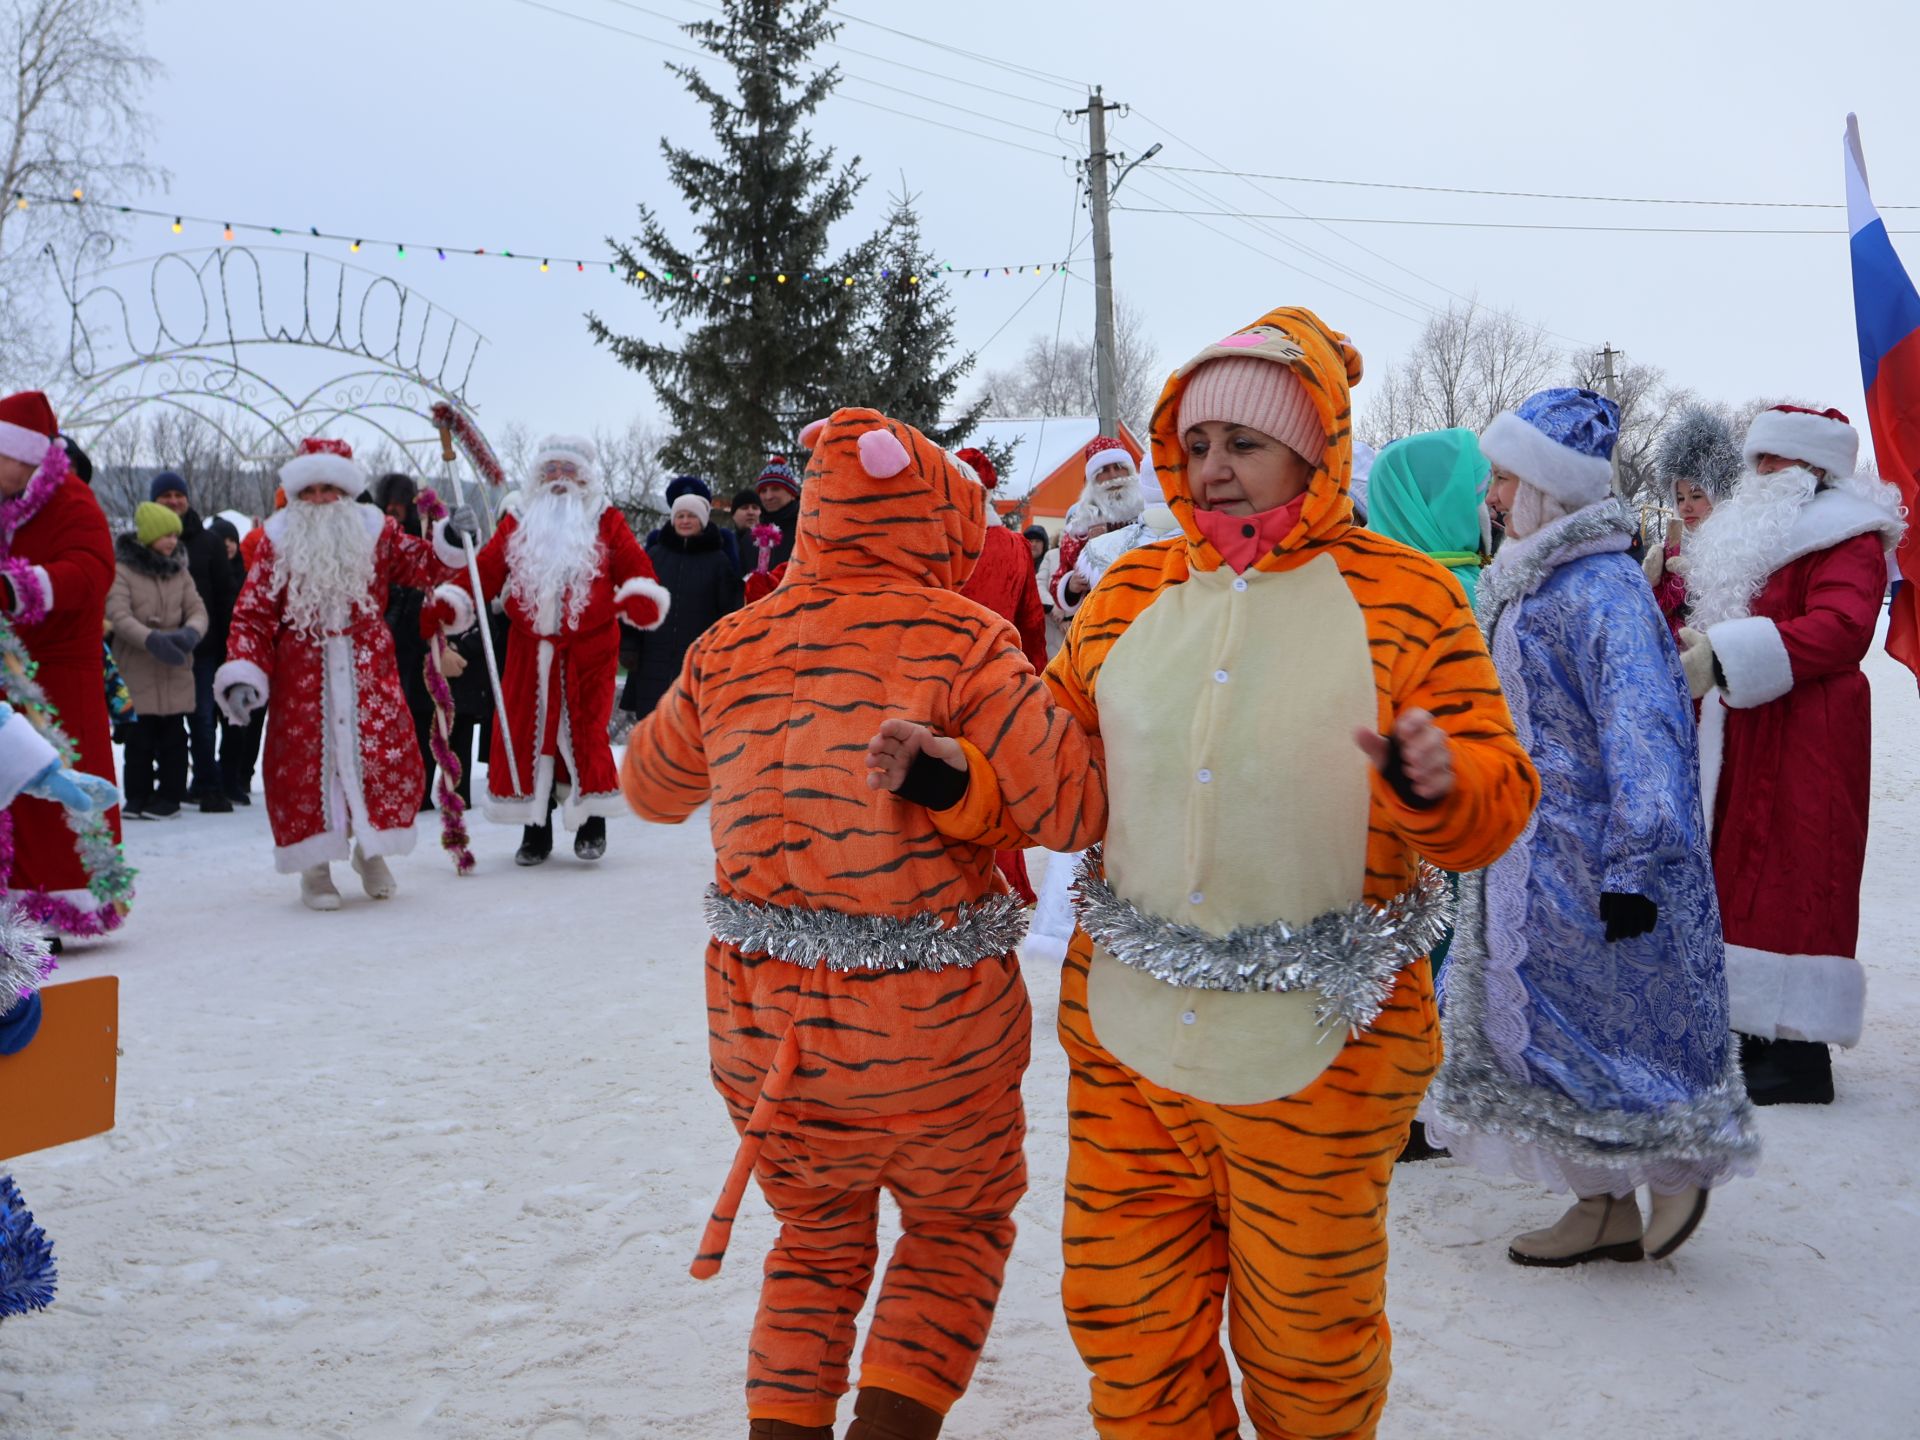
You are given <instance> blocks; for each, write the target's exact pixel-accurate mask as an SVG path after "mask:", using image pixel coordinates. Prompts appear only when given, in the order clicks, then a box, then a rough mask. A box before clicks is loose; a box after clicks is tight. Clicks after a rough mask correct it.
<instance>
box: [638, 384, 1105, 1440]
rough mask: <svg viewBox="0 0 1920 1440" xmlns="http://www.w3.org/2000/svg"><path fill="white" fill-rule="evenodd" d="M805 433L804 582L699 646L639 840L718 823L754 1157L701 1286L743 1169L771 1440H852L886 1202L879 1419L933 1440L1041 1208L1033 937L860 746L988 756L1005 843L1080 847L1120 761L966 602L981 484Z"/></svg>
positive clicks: (917, 453) (760, 1381)
mask: <svg viewBox="0 0 1920 1440" xmlns="http://www.w3.org/2000/svg"><path fill="white" fill-rule="evenodd" d="M801 438H802V443H804V444H805V445H807V446H808V448H809V449H810V450H811V451H812V462H811V464H810V465H809V466H808V469H807V474H806V482H805V484H804V486H803V487H802V491H801V506H802V508H801V514H800V519H799V526H798V541H797V544H796V546H795V549H794V555H793V559H792V561H791V563H790V565H789V567H788V570H787V573H786V576H785V578H784V581H783V583H782V584H781V586H780V588H779V589H778V590H776V591H775V592H774V593H773V594H771V595H769V596H768V597H767V598H765V599H763V600H760V601H758V602H757V603H755V604H753V605H750V606H748V607H747V608H746V609H744V610H740V611H738V612H736V613H735V614H732V615H729V616H727V617H726V618H724V619H723V620H721V621H720V622H719V623H718V624H716V625H715V626H714V627H713V628H712V629H710V630H708V631H707V632H706V634H704V635H703V636H701V638H700V639H699V640H698V641H696V642H695V643H694V645H693V648H692V649H691V650H690V651H689V652H688V654H687V658H686V662H685V664H684V666H683V668H682V670H681V673H680V678H679V680H678V681H677V682H676V684H675V685H674V688H673V689H672V690H671V691H670V692H669V693H668V695H667V697H666V698H665V699H664V700H662V701H661V703H660V705H659V707H658V708H657V709H656V710H655V711H654V712H653V713H652V714H651V715H649V716H648V717H647V718H646V719H645V720H643V721H642V722H641V723H640V724H639V725H638V726H636V727H635V729H634V731H633V734H632V737H631V739H630V740H629V742H628V745H627V751H626V757H625V760H624V762H623V764H622V767H621V779H622V785H623V788H624V789H625V791H626V795H627V798H628V800H629V801H630V802H631V803H632V805H633V808H634V809H635V810H636V811H638V812H639V813H640V815H641V816H643V817H644V818H646V819H648V820H654V821H660V822H663V823H669V824H671V823H675V822H678V821H681V820H685V819H686V818H687V817H688V816H689V815H690V814H692V813H693V811H694V810H695V809H696V808H697V807H698V806H700V805H701V804H703V803H706V802H707V801H709V800H711V802H712V812H711V815H710V823H711V826H712V832H713V847H714V851H715V879H716V882H717V883H716V885H715V887H714V889H713V891H711V892H710V893H709V901H708V917H709V921H710V923H711V924H712V926H713V929H714V933H715V936H716V938H715V939H714V940H713V942H712V943H711V944H710V945H709V946H708V947H707V1008H708V1036H709V1045H710V1049H711V1054H712V1065H713V1079H714V1084H715V1086H716V1087H717V1088H718V1089H719V1091H720V1094H721V1096H722V1097H723V1098H724V1099H725V1101H726V1103H727V1108H728V1110H729V1111H730V1112H731V1115H732V1117H733V1121H734V1124H735V1126H736V1127H738V1128H739V1129H740V1130H741V1131H742V1133H743V1143H742V1150H741V1157H740V1163H739V1164H738V1165H737V1166H736V1173H735V1175H734V1177H733V1178H732V1181H731V1182H730V1184H729V1188H728V1191H727V1193H726V1194H724V1195H723V1197H722V1200H721V1204H720V1206H719V1207H718V1209H717V1210H716V1213H715V1221H714V1224H713V1225H712V1226H711V1227H710V1228H709V1232H708V1239H707V1241H706V1242H705V1243H704V1244H703V1246H702V1252H703V1253H702V1255H701V1258H700V1261H699V1262H698V1263H697V1264H696V1267H695V1273H696V1274H709V1273H712V1271H713V1269H715V1268H717V1265H718V1260H719V1253H718V1252H719V1251H720V1250H721V1249H722V1248H724V1245H725V1237H726V1230H727V1227H728V1225H729V1224H730V1223H731V1220H732V1216H733V1211H734V1207H735V1206H736V1205H737V1202H738V1198H739V1196H738V1192H739V1189H740V1188H742V1187H743V1186H744V1183H745V1175H746V1167H747V1164H748V1163H749V1162H751V1163H752V1164H753V1168H754V1172H755V1173H756V1175H757V1177H758V1179H759V1182H760V1187H761V1189H762V1191H763V1192H764V1193H765V1195H766V1197H767V1200H768V1203H769V1204H770V1205H771V1206H772V1207H773V1209H774V1211H775V1213H776V1214H777V1215H778V1217H779V1219H780V1235H779V1239H778V1241H777V1242H776V1243H775V1245H774V1248H773V1251H772V1253H771V1254H770V1255H769V1256H768V1257H767V1264H766V1279H765V1283H764V1285H763V1288H762V1290H761V1296H760V1311H759V1317H758V1319H757V1320H756V1322H755V1324H754V1330H753V1338H752V1343H751V1347H750V1349H749V1358H748V1368H747V1405H748V1415H749V1417H750V1418H751V1419H752V1420H753V1422H754V1425H755V1429H754V1430H753V1432H752V1433H753V1434H755V1435H767V1436H773V1435H782V1436H793V1437H800V1436H814V1435H819V1436H822V1437H824V1440H832V1435H833V1430H832V1425H833V1420H834V1414H835V1410H836V1406H837V1402H838V1400H839V1398H840V1396H841V1395H843V1394H844V1393H845V1392H846V1389H847V1366H848V1363H849V1360H850V1359H851V1353H852V1348H853V1338H854V1321H855V1318H856V1317H857V1316H858V1315H859V1313H860V1309H861V1305H862V1304H863V1302H864V1300H865V1298H866V1293H867V1289H868V1285H869V1283H870V1281H871V1280H872V1277H873V1269H874V1263H875V1258H876V1237H875V1222H876V1216H877V1214H878V1210H879V1197H880V1192H881V1190H883V1189H884V1190H888V1191H891V1192H892V1194H893V1195H894V1197H895V1199H896V1200H897V1201H898V1203H899V1205H900V1210H901V1222H902V1226H903V1230H904V1233H903V1235H902V1237H901V1240H900V1243H899V1245H898V1247H897V1248H896V1249H895V1251H894V1253H893V1257H892V1260H891V1261H890V1263H889V1264H888V1266H887V1272H886V1278H885V1281H884V1283H883V1285H882V1287H881V1292H880V1298H879V1300H878V1302H877V1303H876V1305H875V1309H874V1315H873V1321H872V1325H871V1328H870V1331H869V1334H868V1337H867V1343H866V1347H865V1349H864V1351H863V1353H862V1357H861V1375H860V1384H861V1391H862V1393H861V1397H860V1406H861V1407H864V1406H865V1405H866V1402H867V1401H868V1399H869V1397H870V1396H871V1395H873V1394H874V1393H876V1392H879V1391H885V1392H890V1394H891V1396H898V1397H905V1398H906V1399H907V1400H909V1401H911V1402H914V1404H915V1405H917V1406H920V1407H925V1413H924V1414H922V1415H920V1417H919V1418H920V1421H921V1422H922V1423H923V1424H925V1423H931V1425H933V1426H934V1427H935V1428H937V1426H938V1423H939V1416H940V1415H942V1414H944V1413H945V1412H946V1410H947V1408H948V1407H949V1406H951V1405H952V1404H953V1402H954V1401H955V1400H956V1399H957V1398H958V1397H959V1396H960V1394H961V1392H963V1391H964V1390H965V1389H966V1387H967V1382H968V1380H969V1378H970V1377H971V1375H972V1371H973V1366H974V1362H975V1361H976V1360H977V1359H978V1357H979V1353H980V1347H981V1345H982V1343H983V1342H984V1340H985V1338H986V1334H987V1327H988V1324H989V1322H990V1320H991V1318H992V1315H993V1308H994V1304H995V1302H996V1300H997V1299H998V1297H999V1293H1000V1284H1001V1279H1002V1275H1003V1272H1004V1270H1005V1267H1006V1261H1007V1255H1008V1252H1009V1250H1010V1248H1011V1246H1012V1243H1013V1221H1012V1218H1011V1217H1012V1213H1013V1208H1014V1205H1015V1203H1016V1202H1017V1201H1018V1200H1019V1198H1020V1196H1021V1195H1022V1194H1023V1193H1024V1191H1025V1189H1026V1164H1025V1158H1024V1154H1023V1151H1022V1143H1023V1138H1024V1134H1025V1115H1024V1112H1023V1110H1022V1108H1021V1103H1020V1077H1021V1074H1022V1072H1023V1071H1024V1070H1025V1069H1026V1064H1027V1057H1028V1051H1029V1040H1030V1030H1031V1023H1032V1017H1031V1014H1030V1012H1029V1009H1028V1004H1027V992H1026V986H1025V983H1024V982H1023V981H1022V979H1021V977H1020V971H1019V967H1018V963H1017V960H1016V958H1015V956H1014V954H1013V949H1014V946H1015V944H1016V943H1017V942H1018V940H1019V937H1020V935H1021V933H1022V932H1023V931H1024V929H1025V918H1024V916H1023V915H1022V914H1021V912H1020V910H1019V907H1018V904H1017V902H1015V901H1013V900H1012V899H1011V897H1009V896H1006V895H1005V894H1004V893H1003V892H1004V889H1005V887H1004V885H1002V883H1001V882H1000V880H999V878H998V876H997V874H996V872H995V870H994V863H993V847H992V846H982V845H975V844H972V843H969V842H963V841H958V840H951V839H948V838H946V837H944V836H942V835H941V834H939V833H938V831H937V830H936V829H935V828H934V826H933V825H932V824H931V823H930V822H929V820H928V817H927V813H926V812H925V811H923V810H921V809H919V808H918V807H916V806H913V805H909V804H907V803H906V802H904V801H902V800H899V799H897V798H895V797H894V796H892V795H889V794H886V793H884V792H879V791H874V790H870V789H869V788H868V786H867V777H866V748H867V741H868V739H869V737H871V736H872V734H873V733H874V729H875V727H876V725H877V724H878V722H879V721H880V720H881V719H882V718H884V717H885V716H887V715H891V714H906V715H911V716H913V717H914V718H916V719H919V720H921V721H922V722H923V723H925V724H928V725H931V726H933V727H934V728H936V729H938V730H940V731H942V732H943V733H946V734H949V735H955V736H965V737H968V739H969V740H970V741H971V742H972V743H973V744H974V745H976V746H977V747H978V749H979V750H980V751H982V752H984V753H985V754H986V756H988V757H989V759H990V762H991V763H992V765H993V766H994V769H995V771H996V773H997V774H998V776H999V781H1000V784H1001V785H1002V786H1004V787H1005V789H1006V792H1007V794H1008V795H1010V796H1014V797H1016V798H1014V799H1012V800H1011V801H1009V802H1008V804H1007V809H1008V811H1009V812H1010V815H1011V817H1012V822H1013V823H1015V824H1017V825H1019V826H1020V828H1021V829H1022V830H1023V831H1024V832H1025V833H1028V834H1032V835H1036V836H1043V837H1045V840H1044V842H1043V843H1046V844H1049V845H1052V846H1054V847H1055V848H1058V849H1063V850H1069V849H1075V848H1077V847H1079V846H1082V845H1084V844H1086V843H1087V840H1088V838H1089V835H1090V833H1091V832H1092V831H1093V830H1094V829H1097V827H1098V826H1099V825H1100V824H1102V823H1103V822H1104V819H1105V814H1106V798H1105V792H1104V790H1103V788H1102V785H1103V782H1102V780H1101V778H1100V776H1101V771H1100V768H1099V766H1098V764H1097V761H1096V755H1095V751H1096V750H1097V742H1090V741H1089V740H1088V739H1087V736H1086V734H1085V733H1084V732H1083V731H1082V730H1081V729H1079V727H1077V726H1075V725H1074V724H1073V723H1072V722H1071V721H1070V720H1069V719H1068V718H1067V717H1066V716H1065V715H1064V714H1062V713H1061V712H1060V711H1058V710H1057V709H1055V708H1054V707H1053V706H1051V705H1049V704H1048V703H1047V698H1046V692H1045V689H1044V687H1043V686H1042V684H1041V681H1040V678H1039V677H1038V676H1037V675H1035V674H1034V673H1033V671H1032V669H1031V667H1030V666H1028V664H1027V662H1026V660H1025V658H1024V657H1023V656H1022V654H1021V652H1020V637H1019V635H1018V634H1017V633H1015V631H1014V628H1013V627H1012V626H1011V625H1009V624H1008V623H1007V622H1006V621H1005V620H1003V619H1001V618H1000V617H998V616H996V615H993V614H991V613H990V612H988V611H986V610H984V609H982V608H981V607H980V606H978V605H976V604H974V603H973V602H972V601H970V600H966V599H963V598H961V596H959V595H958V594H956V593H954V591H955V589H956V588H957V587H958V586H959V585H960V583H961V582H962V581H963V580H965V579H966V577H967V575H968V574H969V572H970V571H971V570H972V568H973V565H974V562H975V560H976V559H977V558H978V557H979V555H980V552H981V548H982V544H983V537H984V535H985V526H986V514H987V511H986V496H985V492H984V491H982V489H981V488H980V485H979V484H978V482H977V481H975V480H974V479H973V478H972V476H971V475H970V474H968V473H967V472H966V471H965V470H963V469H962V468H961V467H960V466H959V465H958V464H957V463H956V462H954V461H953V460H952V459H950V458H949V457H948V456H947V455H946V454H945V452H943V451H942V450H941V449H940V448H939V447H938V446H936V445H934V444H933V443H932V442H931V441H929V440H927V439H926V438H925V437H923V436H922V435H920V434H919V433H918V432H917V431H915V430H913V429H912V428H910V427H909V426H906V425H903V424H900V423H899V422H897V421H893V420H889V419H886V418H885V417H884V416H881V415H879V414H876V413H875V412H873V411H871V410H841V411H839V412H837V413H836V414H834V415H833V416H832V418H831V419H829V420H826V421H823V422H820V423H818V424H816V425H814V426H811V427H809V428H808V430H807V431H806V432H805V433H804V434H803V435H802V437H801ZM857 1408H859V1407H857ZM907 1408H908V1409H911V1408H912V1407H907ZM860 1413H861V1415H862V1417H863V1419H862V1420H857V1421H856V1428H855V1430H854V1432H852V1433H854V1434H867V1435H876V1436H878V1435H885V1434H894V1433H900V1434H906V1433H914V1432H910V1431H908V1430H905V1429H902V1430H899V1431H894V1430H889V1429H885V1428H864V1429H863V1428H861V1427H862V1425H863V1424H866V1423H867V1422H866V1421H865V1419H864V1416H865V1414H866V1411H865V1409H861V1411H860ZM918 1433H929V1434H930V1433H932V1431H931V1430H922V1431H920V1432H918Z"/></svg>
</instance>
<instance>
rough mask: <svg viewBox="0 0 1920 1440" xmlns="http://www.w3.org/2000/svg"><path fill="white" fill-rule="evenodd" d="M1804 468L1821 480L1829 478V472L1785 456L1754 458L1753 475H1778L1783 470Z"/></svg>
mask: <svg viewBox="0 0 1920 1440" xmlns="http://www.w3.org/2000/svg"><path fill="white" fill-rule="evenodd" d="M1799 468H1804V469H1807V470H1812V471H1813V473H1814V474H1815V475H1816V476H1818V477H1819V478H1820V479H1822V480H1825V479H1826V478H1827V472H1826V471H1824V470H1817V469H1814V467H1813V466H1811V465H1808V464H1807V462H1806V461H1804V460H1792V459H1789V458H1788V457H1787V456H1785V455H1756V456H1754V457H1753V473H1754V474H1756V475H1778V474H1779V473H1780V472H1781V471H1782V470H1793V469H1799Z"/></svg>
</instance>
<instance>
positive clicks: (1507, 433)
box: [1480, 410, 1613, 510]
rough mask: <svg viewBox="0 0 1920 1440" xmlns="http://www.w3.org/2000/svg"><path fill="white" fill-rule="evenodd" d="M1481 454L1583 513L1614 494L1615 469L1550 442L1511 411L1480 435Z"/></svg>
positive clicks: (1595, 458)
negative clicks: (1588, 507)
mask: <svg viewBox="0 0 1920 1440" xmlns="http://www.w3.org/2000/svg"><path fill="white" fill-rule="evenodd" d="M1480 453H1481V454H1482V455H1485V456H1486V457H1487V459H1488V460H1490V461H1492V462H1493V463H1494V464H1495V465H1498V466H1499V467H1500V468H1501V469H1502V470H1505V471H1507V472H1508V473H1509V474H1511V475H1518V476H1519V477H1520V478H1521V479H1522V480H1524V481H1525V482H1526V483H1527V484H1529V485H1531V486H1533V488H1534V489H1536V490H1544V491H1545V492H1546V493H1547V494H1549V495H1551V496H1553V498H1554V499H1556V500H1558V501H1560V502H1561V503H1562V504H1565V505H1568V506H1571V507H1572V508H1574V509H1576V510H1579V509H1584V508H1585V507H1586V506H1588V505H1593V504H1596V503H1598V502H1599V501H1601V500H1604V499H1606V498H1607V496H1609V495H1611V494H1612V493H1613V465H1612V464H1611V463H1610V462H1608V461H1606V460H1602V459H1601V458H1600V457H1599V456H1597V455H1581V454H1579V453H1578V452H1576V451H1573V450H1569V449H1568V448H1567V447H1566V446H1565V445H1562V444H1561V443H1560V442H1559V441H1557V440H1550V439H1548V438H1547V436H1546V435H1545V434H1543V433H1542V432H1541V431H1539V430H1536V429H1535V428H1534V427H1533V426H1531V425H1529V424H1528V423H1527V422H1526V421H1524V420H1522V419H1521V418H1520V417H1519V416H1518V415H1516V414H1514V413H1513V412H1512V411H1511V410H1509V411H1507V412H1505V413H1504V414H1500V415H1496V416H1494V417H1493V423H1492V424H1491V425H1489V426H1487V428H1486V429H1485V430H1483V431H1481V432H1480Z"/></svg>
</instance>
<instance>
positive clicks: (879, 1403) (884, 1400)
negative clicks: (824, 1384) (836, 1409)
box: [847, 1386, 946, 1440]
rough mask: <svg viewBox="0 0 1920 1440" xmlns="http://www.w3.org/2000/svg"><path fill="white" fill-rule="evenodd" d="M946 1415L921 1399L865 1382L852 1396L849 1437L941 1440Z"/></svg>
mask: <svg viewBox="0 0 1920 1440" xmlns="http://www.w3.org/2000/svg"><path fill="white" fill-rule="evenodd" d="M945 1419H946V1416H944V1415H942V1414H941V1413H940V1412H939V1411H938V1410H934V1409H930V1408H929V1407H927V1406H925V1405H922V1404H921V1403H920V1402H919V1401H918V1400H909V1399H908V1398H907V1397H906V1396H904V1395H896V1394H894V1392H893V1391H891V1390H882V1389H880V1388H879V1387H878V1386H875V1387H873V1388H871V1389H869V1388H867V1387H864V1386H863V1387H862V1388H861V1390H860V1393H859V1394H857V1395H856V1396H854V1398H853V1425H852V1426H851V1427H850V1428H849V1429H848V1431H847V1440H938V1436H939V1434H940V1426H941V1423H942V1422H943V1421H944V1420H945Z"/></svg>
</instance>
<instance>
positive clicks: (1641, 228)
mask: <svg viewBox="0 0 1920 1440" xmlns="http://www.w3.org/2000/svg"><path fill="white" fill-rule="evenodd" d="M1114 208H1115V209H1117V210H1129V211H1131V212H1133V213H1134V214H1136V215H1178V214H1199V215H1225V216H1232V217H1234V218H1236V219H1244V220H1305V221H1309V222H1311V223H1312V224H1316V225H1417V226H1423V227H1428V228H1432V229H1441V230H1572V231H1584V232H1587V233H1590V234H1596V235H1845V234H1846V233H1847V231H1846V228H1845V227H1844V226H1834V225H1828V226H1818V227H1802V228H1790V227H1788V228H1770V227H1760V226H1741V225H1555V224H1548V223H1545V222H1532V221H1522V220H1412V219H1405V218H1401V217H1396V216H1386V215H1275V214H1260V213H1255V212H1248V211H1243V210H1199V211H1183V210H1178V209H1169V210H1155V209H1152V208H1151V207H1149V206H1145V205H1117V206H1115V207H1114ZM1887 233H1888V234H1889V235H1920V230H1889V231H1888V232H1887Z"/></svg>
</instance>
